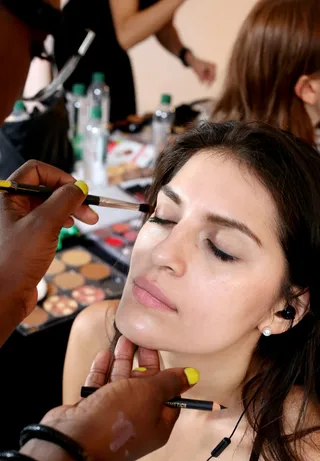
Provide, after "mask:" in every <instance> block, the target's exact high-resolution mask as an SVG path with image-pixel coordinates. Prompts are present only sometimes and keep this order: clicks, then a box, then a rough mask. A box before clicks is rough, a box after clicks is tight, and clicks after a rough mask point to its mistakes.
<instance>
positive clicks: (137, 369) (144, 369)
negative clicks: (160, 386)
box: [132, 367, 147, 373]
mask: <svg viewBox="0 0 320 461" xmlns="http://www.w3.org/2000/svg"><path fill="white" fill-rule="evenodd" d="M132 371H140V373H144V372H145V371H147V369H146V368H145V367H138V368H135V369H134V370H132Z"/></svg>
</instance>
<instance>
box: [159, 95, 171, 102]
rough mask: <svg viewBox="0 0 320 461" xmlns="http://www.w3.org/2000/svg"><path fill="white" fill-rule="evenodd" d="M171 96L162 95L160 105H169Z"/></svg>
mask: <svg viewBox="0 0 320 461" xmlns="http://www.w3.org/2000/svg"><path fill="white" fill-rule="evenodd" d="M171 101H172V96H171V94H162V95H161V104H171Z"/></svg>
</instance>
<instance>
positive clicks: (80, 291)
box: [72, 285, 106, 306]
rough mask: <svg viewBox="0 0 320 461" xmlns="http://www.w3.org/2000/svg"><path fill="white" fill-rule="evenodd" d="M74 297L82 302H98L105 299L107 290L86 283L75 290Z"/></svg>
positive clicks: (87, 303)
mask: <svg viewBox="0 0 320 461" xmlns="http://www.w3.org/2000/svg"><path fill="white" fill-rule="evenodd" d="M72 297H73V298H74V299H75V300H76V301H77V302H78V303H80V304H85V305H86V306H88V305H89V304H93V303H96V302H98V301H103V300H104V299H105V297H106V295H105V292H104V291H103V290H101V288H97V287H93V286H90V285H84V286H83V287H80V288H77V289H76V290H73V292H72Z"/></svg>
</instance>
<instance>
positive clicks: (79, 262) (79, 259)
mask: <svg viewBox="0 0 320 461" xmlns="http://www.w3.org/2000/svg"><path fill="white" fill-rule="evenodd" d="M61 259H62V261H63V262H64V263H65V264H68V265H69V266H73V267H80V266H83V265H84V264H88V263H89V262H90V261H91V259H92V257H91V254H90V253H89V252H88V251H86V250H82V249H74V250H68V251H65V252H64V253H63V254H62V256H61Z"/></svg>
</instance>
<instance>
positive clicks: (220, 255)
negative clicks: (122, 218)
mask: <svg viewBox="0 0 320 461" xmlns="http://www.w3.org/2000/svg"><path fill="white" fill-rule="evenodd" d="M149 222H151V223H155V224H159V225H160V226H169V225H174V224H176V223H175V222H174V221H170V220H168V219H161V218H159V217H158V216H151V218H149ZM207 244H208V247H209V249H210V251H212V253H213V254H214V255H215V256H216V257H217V258H218V259H220V260H221V261H223V262H233V261H236V259H237V258H235V257H234V256H231V255H229V254H227V253H225V252H224V251H222V250H220V249H219V248H218V247H216V245H215V244H214V243H212V242H211V240H209V239H207Z"/></svg>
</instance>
